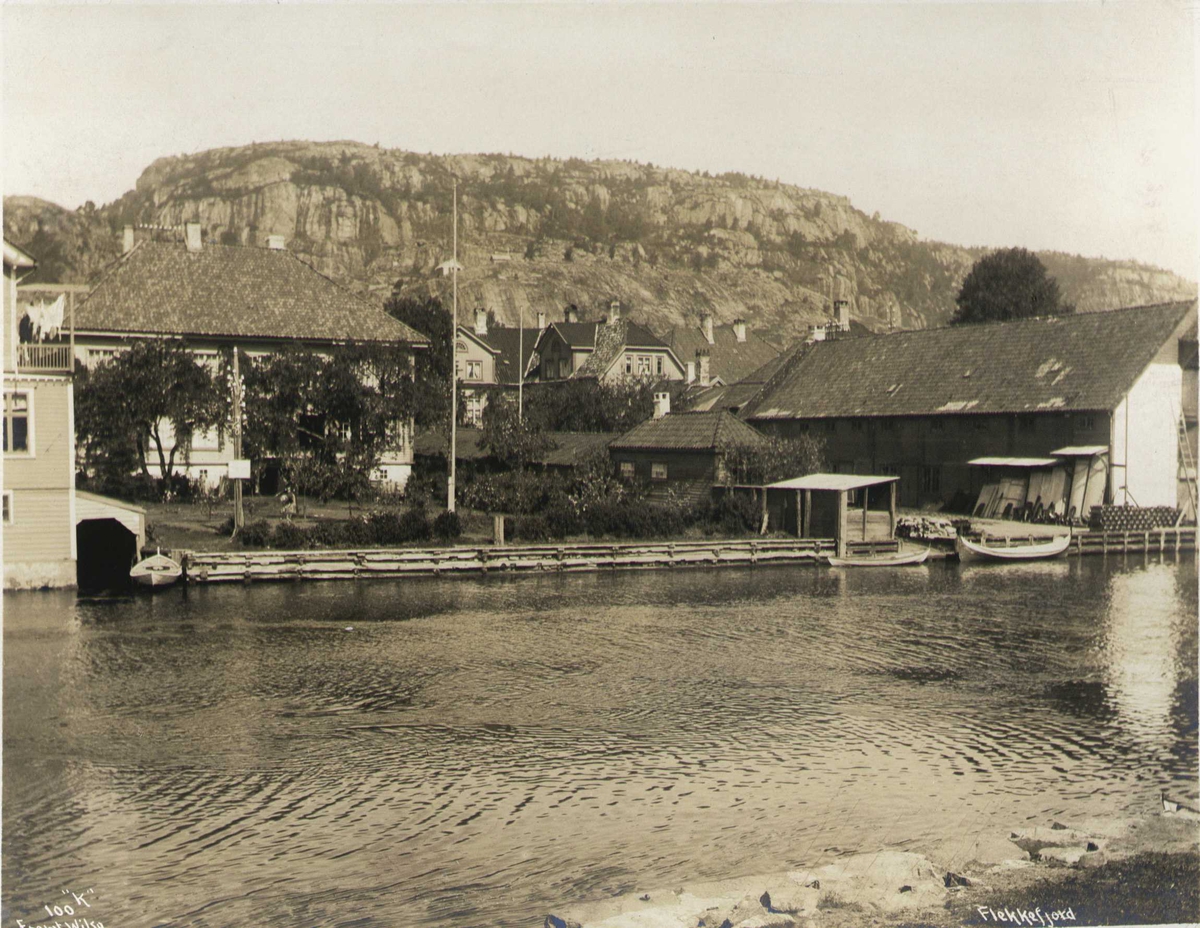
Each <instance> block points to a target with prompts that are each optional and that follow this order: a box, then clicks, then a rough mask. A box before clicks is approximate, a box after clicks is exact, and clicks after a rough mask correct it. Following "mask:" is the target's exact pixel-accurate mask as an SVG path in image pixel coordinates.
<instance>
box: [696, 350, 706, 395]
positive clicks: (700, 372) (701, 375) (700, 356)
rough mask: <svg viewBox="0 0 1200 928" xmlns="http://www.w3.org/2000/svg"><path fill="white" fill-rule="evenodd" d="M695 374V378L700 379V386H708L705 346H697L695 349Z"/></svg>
mask: <svg viewBox="0 0 1200 928" xmlns="http://www.w3.org/2000/svg"><path fill="white" fill-rule="evenodd" d="M696 376H697V379H698V380H699V381H700V386H702V387H707V386H708V380H709V377H708V349H707V348H697V349H696Z"/></svg>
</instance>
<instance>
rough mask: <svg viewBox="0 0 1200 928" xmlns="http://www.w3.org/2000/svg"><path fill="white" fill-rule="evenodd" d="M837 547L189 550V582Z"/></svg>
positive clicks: (749, 558) (876, 549)
mask: <svg viewBox="0 0 1200 928" xmlns="http://www.w3.org/2000/svg"><path fill="white" fill-rule="evenodd" d="M848 547H849V550H850V553H852V554H867V553H890V552H894V551H896V550H897V548H898V546H897V543H896V542H895V541H894V540H888V541H869V542H852V543H850V544H849V545H848ZM835 553H837V551H836V545H835V544H834V542H833V540H832V539H824V538H820V539H814V538H798V539H778V540H775V539H771V540H758V539H754V540H744V541H743V540H733V541H687V542H661V543H655V544H615V545H599V544H577V545H521V546H515V545H514V546H511V547H489V546H474V547H468V546H459V547H450V548H393V549H386V548H370V549H360V550H349V551H247V552H203V551H193V552H187V553H186V555H185V558H184V564H185V568H186V571H187V578H188V581H189V582H192V583H222V582H224V583H228V582H248V581H254V580H352V579H361V578H366V577H403V576H430V575H440V574H470V573H478V574H486V573H489V572H492V571H501V572H531V571H597V570H620V569H625V570H637V569H642V570H646V569H655V568H662V567H704V566H733V565H743V566H744V565H752V564H764V565H767V564H788V563H797V562H806V561H807V562H816V561H818V560H820V559H823V558H825V557H828V556H829V555H831V554H835Z"/></svg>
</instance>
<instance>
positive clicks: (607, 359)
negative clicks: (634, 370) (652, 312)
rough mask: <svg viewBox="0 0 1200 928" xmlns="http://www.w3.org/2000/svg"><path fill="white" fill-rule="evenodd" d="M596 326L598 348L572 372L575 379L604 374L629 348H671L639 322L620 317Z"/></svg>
mask: <svg viewBox="0 0 1200 928" xmlns="http://www.w3.org/2000/svg"><path fill="white" fill-rule="evenodd" d="M592 325H595V327H596V337H595V346H596V347H595V350H594V351H593V352H592V353H591V355H589V356H588V359H587V360H586V361H584V362H583V364H582V365H580V367H579V369H578V370H576V371H575V372H574V373H573V374H572V375H571V376H572V377H574V378H577V379H579V378H586V377H603V376H604V375H605V373H607V371H608V369H609V368H610V367H611V366H612V364H613V362H614V361H615V360H616V359H617V358H618V357H619V356H620V355H621V352H623V351H624V350H625V349H626V348H633V349H638V348H651V349H657V350H660V351H670V348H668V347H667V345H666V344H664V343H663V341H662V340H661V339H660V338H659V337H658V336H656V335H655V334H654V333H653V332H651V331H650V330H649V329H647V328H645V327H644V326H640V325H638V324H637V323H635V322H629V321H627V320H625V319H619V320H617V321H616V322H609V323H606V322H598V323H592Z"/></svg>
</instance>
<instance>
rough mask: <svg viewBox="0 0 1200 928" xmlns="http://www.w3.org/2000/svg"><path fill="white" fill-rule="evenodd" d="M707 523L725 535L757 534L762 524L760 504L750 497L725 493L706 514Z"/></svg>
mask: <svg viewBox="0 0 1200 928" xmlns="http://www.w3.org/2000/svg"><path fill="white" fill-rule="evenodd" d="M706 515H707V518H708V521H709V522H710V523H711V524H712V525H713V526H714V527H716V528H718V529H719V530H720V531H722V532H724V533H725V534H727V535H744V534H746V533H747V532H757V531H758V529H759V526H760V525H761V524H762V503H761V502H759V501H756V500H755V499H754V498H753V497H751V496H746V495H745V494H741V493H733V492H732V491H730V492H726V493H725V494H724V495H723V496H722V497H721V498H720V499H719V500H718V501H717V502H716V504H714V505H713V506H711V507H710V508H709V510H708V512H707V513H706Z"/></svg>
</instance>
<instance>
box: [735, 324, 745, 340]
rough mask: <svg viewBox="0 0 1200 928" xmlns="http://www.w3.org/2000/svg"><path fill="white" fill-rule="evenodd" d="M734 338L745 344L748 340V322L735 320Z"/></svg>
mask: <svg viewBox="0 0 1200 928" xmlns="http://www.w3.org/2000/svg"><path fill="white" fill-rule="evenodd" d="M733 337H734V338H736V339H737V340H738V341H739V342H744V341H745V340H746V320H745V319H734V320H733Z"/></svg>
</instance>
